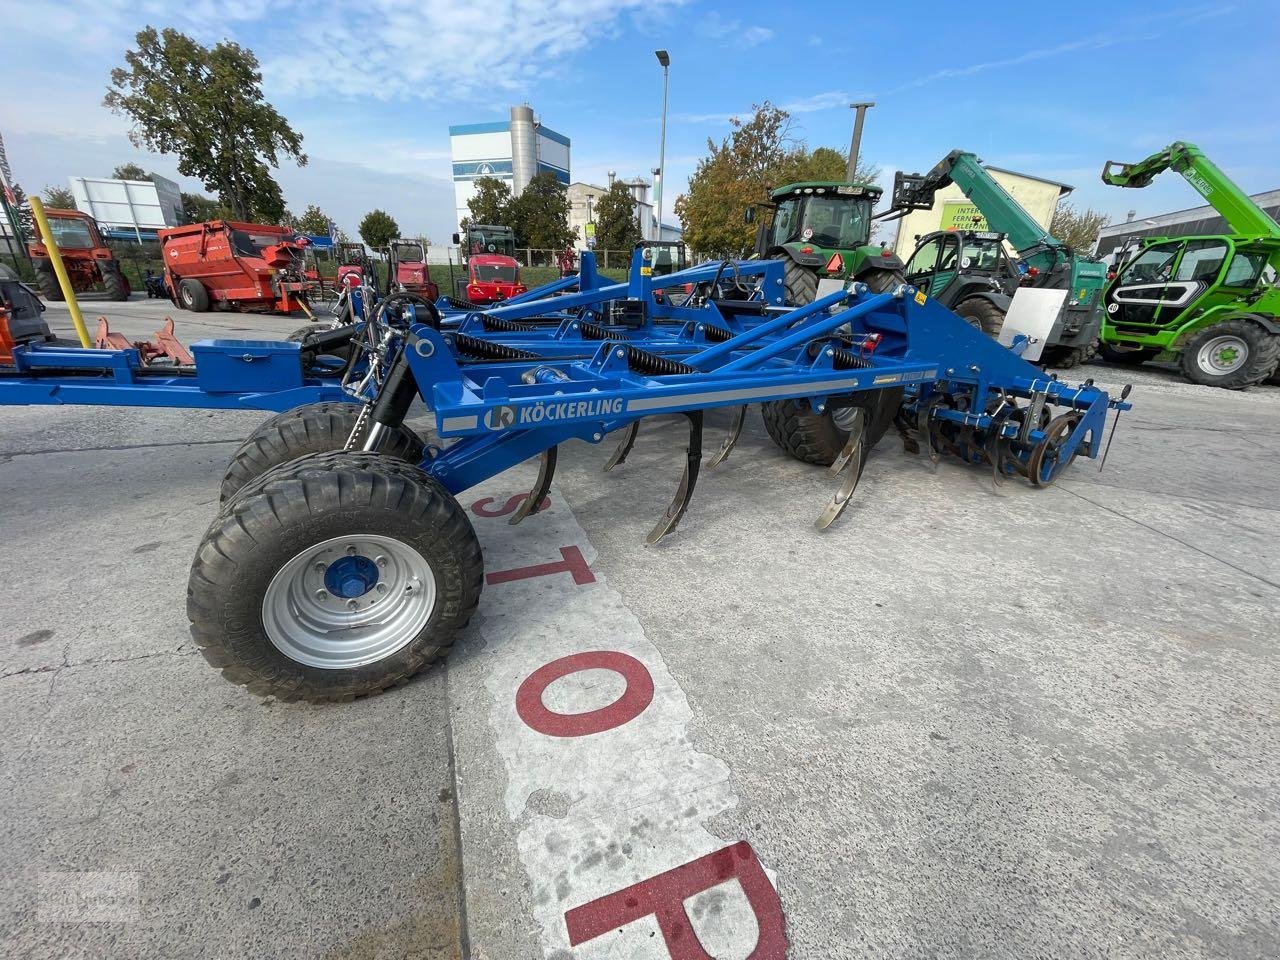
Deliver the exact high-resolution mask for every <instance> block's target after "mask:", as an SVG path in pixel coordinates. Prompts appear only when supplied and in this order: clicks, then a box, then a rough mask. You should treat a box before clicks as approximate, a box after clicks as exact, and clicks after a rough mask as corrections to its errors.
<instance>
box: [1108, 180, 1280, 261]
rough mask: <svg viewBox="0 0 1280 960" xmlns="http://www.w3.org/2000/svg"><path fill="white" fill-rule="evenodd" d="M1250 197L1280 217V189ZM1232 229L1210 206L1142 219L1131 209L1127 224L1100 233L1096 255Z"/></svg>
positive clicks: (1211, 234)
mask: <svg viewBox="0 0 1280 960" xmlns="http://www.w3.org/2000/svg"><path fill="white" fill-rule="evenodd" d="M1249 199H1251V200H1252V201H1253V202H1254V203H1256V204H1257V205H1258V206H1260V207H1261V208H1262V209H1263V210H1265V211H1266V212H1267V214H1268V215H1269V216H1270V217H1272V218H1273V219H1277V218H1280V190H1267V191H1265V192H1263V193H1255V194H1253V195H1252V196H1251V197H1250V198H1249ZM1231 232H1232V230H1231V228H1230V227H1229V226H1228V225H1227V222H1226V221H1225V220H1224V219H1223V218H1222V217H1221V216H1219V214H1218V212H1217V211H1216V210H1214V209H1213V207H1211V206H1207V205H1206V206H1203V207H1191V208H1189V209H1187V210H1175V211H1174V212H1173V213H1163V214H1160V215H1159V216H1154V217H1141V218H1139V217H1138V216H1137V212H1136V211H1134V210H1130V211H1129V216H1128V218H1127V219H1126V220H1125V222H1124V223H1113V224H1111V225H1109V226H1106V227H1103V228H1102V230H1100V231H1099V232H1098V243H1097V246H1096V247H1094V254H1095V255H1096V256H1098V257H1101V258H1107V257H1109V256H1110V255H1111V254H1113V253H1115V252H1116V251H1117V250H1119V249H1121V248H1123V247H1124V246H1125V245H1126V244H1127V243H1129V242H1130V241H1138V240H1142V239H1145V238H1147V237H1199V236H1213V235H1215V234H1223V233H1231Z"/></svg>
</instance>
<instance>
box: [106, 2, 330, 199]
mask: <svg viewBox="0 0 1280 960" xmlns="http://www.w3.org/2000/svg"><path fill="white" fill-rule="evenodd" d="M136 40H137V49H135V50H130V51H128V52H126V53H125V66H124V67H117V68H116V69H114V70H112V71H111V86H110V88H109V89H108V90H107V94H106V97H105V98H104V99H103V103H104V104H105V105H106V106H107V107H108V108H109V109H110V110H112V111H113V112H114V113H118V114H121V115H124V116H128V117H129V118H130V119H132V121H133V128H132V130H130V132H129V139H130V140H131V141H132V142H133V144H134V146H136V147H140V148H143V149H146V150H150V151H152V152H153V153H165V154H173V155H175V156H177V158H178V172H179V173H180V174H182V175H183V176H186V177H195V178H197V179H199V180H200V181H201V182H202V183H203V184H204V186H205V189H207V190H211V191H213V192H215V193H216V194H217V195H218V199H219V200H220V201H221V203H222V205H223V206H224V207H226V208H227V210H228V211H230V212H231V214H232V216H233V217H234V218H235V219H239V220H248V219H250V218H251V217H253V218H256V219H260V220H263V221H265V222H268V223H273V222H275V221H277V220H278V219H279V218H280V216H281V215H282V214H283V213H284V198H283V197H282V195H281V193H280V185H279V184H277V183H276V181H275V179H274V178H273V177H272V176H271V171H272V170H273V169H275V168H276V167H277V166H279V162H280V158H281V156H286V157H292V158H293V159H294V160H295V161H297V163H298V165H299V166H304V165H305V164H306V162H307V156H306V154H305V153H303V152H302V137H301V136H300V135H299V134H298V133H297V132H295V131H294V129H293V128H292V127H291V126H289V122H288V121H287V120H285V118H284V117H283V116H281V115H280V114H279V113H278V112H276V109H275V107H273V106H272V105H271V104H270V103H268V102H267V101H266V100H265V99H264V97H263V94H262V73H261V71H260V70H259V69H258V58H257V57H255V56H254V54H253V51H251V50H247V49H244V48H243V47H241V46H240V45H239V44H237V43H232V42H230V41H226V40H224V41H221V42H220V43H218V44H217V45H216V46H214V47H213V48H209V47H205V46H202V45H201V44H199V43H197V42H196V41H195V40H192V39H191V38H190V37H188V36H186V35H185V34H183V33H180V32H179V31H177V30H174V29H172V28H170V27H166V28H165V29H164V30H163V31H161V32H157V31H156V29H155V28H154V27H147V28H146V29H144V30H142V31H140V32H139V33H138V34H137V37H136Z"/></svg>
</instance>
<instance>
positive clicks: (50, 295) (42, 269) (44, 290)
mask: <svg viewBox="0 0 1280 960" xmlns="http://www.w3.org/2000/svg"><path fill="white" fill-rule="evenodd" d="M35 269H36V287H37V289H39V291H40V296H42V297H44V298H45V299H46V300H49V301H52V302H58V303H61V302H62V300H63V296H62V287H61V286H60V285H59V284H58V275H57V274H56V273H54V271H53V265H52V264H49V265H48V266H45V265H37V266H36V268H35Z"/></svg>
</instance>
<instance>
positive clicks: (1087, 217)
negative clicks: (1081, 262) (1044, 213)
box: [1049, 200, 1111, 253]
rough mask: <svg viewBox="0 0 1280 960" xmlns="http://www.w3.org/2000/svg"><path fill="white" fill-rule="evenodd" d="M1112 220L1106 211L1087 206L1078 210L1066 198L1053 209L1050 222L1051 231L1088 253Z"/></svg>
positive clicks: (1060, 238)
mask: <svg viewBox="0 0 1280 960" xmlns="http://www.w3.org/2000/svg"><path fill="white" fill-rule="evenodd" d="M1110 222H1111V218H1110V217H1108V216H1107V215H1106V214H1105V213H1098V211H1096V210H1093V209H1090V208H1088V207H1086V208H1085V209H1084V210H1077V209H1076V208H1075V207H1074V206H1072V205H1071V204H1070V203H1068V202H1067V201H1066V200H1061V201H1059V202H1058V208H1057V209H1056V210H1054V211H1053V220H1052V222H1051V223H1050V224H1049V232H1050V233H1052V234H1053V235H1054V236H1055V237H1057V238H1058V239H1059V240H1061V241H1063V242H1064V243H1066V244H1067V245H1068V246H1069V247H1071V248H1072V249H1073V250H1079V251H1080V252H1081V253H1088V252H1089V251H1090V250H1092V249H1093V245H1094V244H1095V243H1096V242H1097V240H1098V234H1099V233H1100V232H1101V230H1102V228H1103V227H1105V226H1106V225H1107V224H1108V223H1110Z"/></svg>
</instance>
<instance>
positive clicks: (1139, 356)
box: [1098, 342, 1160, 367]
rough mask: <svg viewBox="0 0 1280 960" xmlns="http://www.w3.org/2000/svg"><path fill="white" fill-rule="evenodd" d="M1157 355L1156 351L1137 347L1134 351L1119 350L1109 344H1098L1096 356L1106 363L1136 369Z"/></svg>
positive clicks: (1157, 351) (1158, 352)
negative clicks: (1120, 364) (1119, 364)
mask: <svg viewBox="0 0 1280 960" xmlns="http://www.w3.org/2000/svg"><path fill="white" fill-rule="evenodd" d="M1159 354H1160V351H1159V350H1158V349H1155V350H1153V349H1149V348H1144V347H1139V348H1138V349H1136V350H1119V349H1117V348H1116V347H1114V346H1112V345H1111V344H1109V343H1101V342H1099V343H1098V356H1099V357H1101V358H1102V359H1103V360H1105V361H1107V363H1122V364H1125V365H1126V366H1134V367H1136V366H1137V365H1138V364H1140V363H1146V362H1147V361H1148V360H1153V359H1155V357H1157V356H1158V355H1159Z"/></svg>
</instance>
